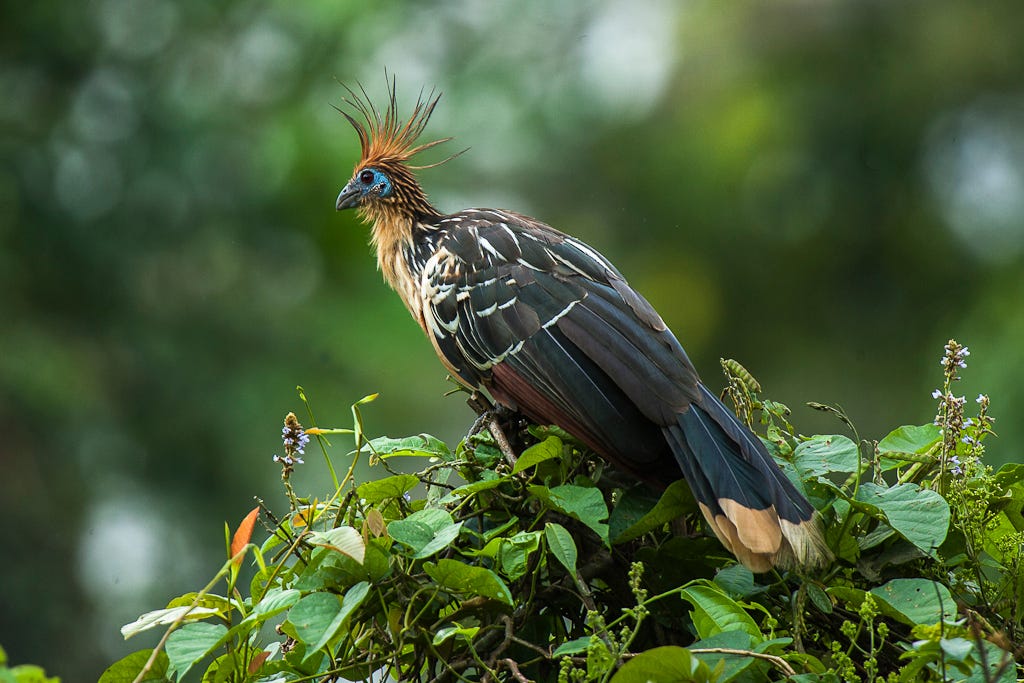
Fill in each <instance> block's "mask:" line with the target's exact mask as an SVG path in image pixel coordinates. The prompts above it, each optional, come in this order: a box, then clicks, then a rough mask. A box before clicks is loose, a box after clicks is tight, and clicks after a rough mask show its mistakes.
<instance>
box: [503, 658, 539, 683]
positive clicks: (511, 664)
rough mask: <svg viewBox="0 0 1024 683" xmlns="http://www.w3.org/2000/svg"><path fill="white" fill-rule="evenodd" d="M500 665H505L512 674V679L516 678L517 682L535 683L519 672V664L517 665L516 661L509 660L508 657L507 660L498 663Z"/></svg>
mask: <svg viewBox="0 0 1024 683" xmlns="http://www.w3.org/2000/svg"><path fill="white" fill-rule="evenodd" d="M498 664H504V665H505V668H506V669H508V670H509V672H510V673H511V674H512V678H514V679H516V680H517V681H519V683H533V681H531V680H530V679H529V678H527V677H526V676H524V675H523V674H522V673H521V672H520V671H519V664H518V663H516V661H515V660H513V659H509V658H508V657H506V658H505V659H503V660H501V661H500V662H498Z"/></svg>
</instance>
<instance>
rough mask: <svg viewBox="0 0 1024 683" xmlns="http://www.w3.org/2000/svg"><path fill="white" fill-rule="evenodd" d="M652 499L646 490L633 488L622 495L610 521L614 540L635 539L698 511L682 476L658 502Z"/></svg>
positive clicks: (613, 541)
mask: <svg viewBox="0 0 1024 683" xmlns="http://www.w3.org/2000/svg"><path fill="white" fill-rule="evenodd" d="M652 502H653V501H652V498H651V496H650V495H649V494H648V493H647V491H646V490H645V489H630V490H629V491H627V492H626V493H625V494H623V496H622V498H621V499H619V502H618V504H616V506H615V509H614V510H612V514H611V518H610V519H609V520H608V527H609V529H608V533H609V535H610V536H611V538H612V543H616V544H618V543H625V542H627V541H632V540H633V539H634V538H639V537H640V536H643V535H644V534H646V533H648V532H650V531H654V530H656V529H660V528H661V527H663V526H664V525H666V524H668V523H669V522H671V521H672V520H673V519H676V518H677V517H680V516H682V515H685V514H687V513H691V512H695V511H696V510H697V502H696V500H694V498H693V494H692V493H691V492H690V487H689V486H688V485H687V483H686V481H685V480H683V479H679V480H677V481H674V482H672V483H671V484H669V486H668V488H666V489H665V490H664V491H663V492H662V494H661V497H660V498H658V499H657V502H653V505H652Z"/></svg>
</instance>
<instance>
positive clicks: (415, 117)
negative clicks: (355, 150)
mask: <svg viewBox="0 0 1024 683" xmlns="http://www.w3.org/2000/svg"><path fill="white" fill-rule="evenodd" d="M385 78H387V74H385ZM356 86H357V87H358V89H359V90H358V92H357V91H355V90H353V89H352V88H350V87H349V86H347V85H345V84H342V87H344V88H345V90H346V92H348V96H347V97H343V98H342V100H343V101H344V102H345V104H347V105H348V106H349V107H351V108H352V109H354V110H355V114H356V115H355V116H353V115H352V114H349V113H348V112H347V111H344V110H343V109H339V108H338V107H335V109H337V110H338V111H339V112H340V113H341V115H342V116H344V117H345V118H346V119H348V122H349V123H350V124H352V127H353V128H355V130H356V134H357V135H358V136H359V145H360V147H361V148H362V158H361V159H360V160H359V165H360V166H363V165H366V164H368V163H388V162H391V163H401V164H405V165H406V166H408V167H409V168H411V169H417V170H418V169H424V168H433V167H434V166H440V165H441V164H443V163H445V162H447V161H451V160H452V159H454V158H455V157H457V156H459V155H460V154H462V153H463V152H465V151H466V150H461V151H459V152H456V153H455V154H452V155H451V156H449V157H447V158H445V159H442V160H441V161H438V162H436V163H433V164H427V165H425V166H412V165H410V164H409V163H408V161H409V160H410V159H412V158H413V157H414V156H416V155H417V154H419V153H420V152H423V151H425V150H428V149H430V148H431V147H436V146H437V145H440V144H442V143H445V142H448V141H449V140H451V139H452V138H450V137H448V138H441V139H440V140H434V141H432V142H426V143H423V144H419V145H417V144H416V140H417V139H418V138H419V136H420V135H421V134H422V133H423V129H424V128H426V126H427V122H428V121H429V120H430V116H431V114H433V113H434V107H436V106H437V103H438V101H439V100H440V99H441V93H439V92H436V91H435V90H434V89H431V90H430V92H429V93H427V94H426V96H425V97H424V92H423V91H422V90H420V94H419V97H418V98H417V99H416V106H415V107H413V110H412V114H411V116H410V117H409V119H408V120H406V121H403V120H400V119H399V117H398V102H397V98H396V95H395V78H394V77H392V78H390V79H388V104H387V108H386V109H384V111H383V112H381V110H379V109H377V107H376V106H374V104H373V102H372V101H371V100H370V96H369V95H367V94H366V89H365V88H363V85H362V84H361V83H359V82H358V81H357V82H356ZM360 119H361V120H360Z"/></svg>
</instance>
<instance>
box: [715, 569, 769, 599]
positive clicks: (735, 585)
mask: <svg viewBox="0 0 1024 683" xmlns="http://www.w3.org/2000/svg"><path fill="white" fill-rule="evenodd" d="M714 582H715V584H717V585H718V586H719V587H720V588H721V589H722V590H724V591H725V592H726V593H728V594H729V595H730V596H732V597H737V598H748V597H750V596H751V595H757V594H758V593H763V592H764V591H766V590H768V588H767V587H766V586H760V585H758V584H757V583H756V582H755V581H754V574H753V572H751V571H750V570H749V569H747V568H746V567H744V566H743V565H742V564H734V565H730V566H728V567H726V568H725V569H721V570H719V572H718V573H717V574H715V578H714Z"/></svg>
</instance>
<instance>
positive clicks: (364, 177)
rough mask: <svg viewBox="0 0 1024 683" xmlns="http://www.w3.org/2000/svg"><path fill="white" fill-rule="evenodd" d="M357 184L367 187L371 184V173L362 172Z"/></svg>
mask: <svg viewBox="0 0 1024 683" xmlns="http://www.w3.org/2000/svg"><path fill="white" fill-rule="evenodd" d="M359 182H361V183H366V184H367V185H369V184H370V183H372V182H373V171H363V172H362V173H360V174H359Z"/></svg>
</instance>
